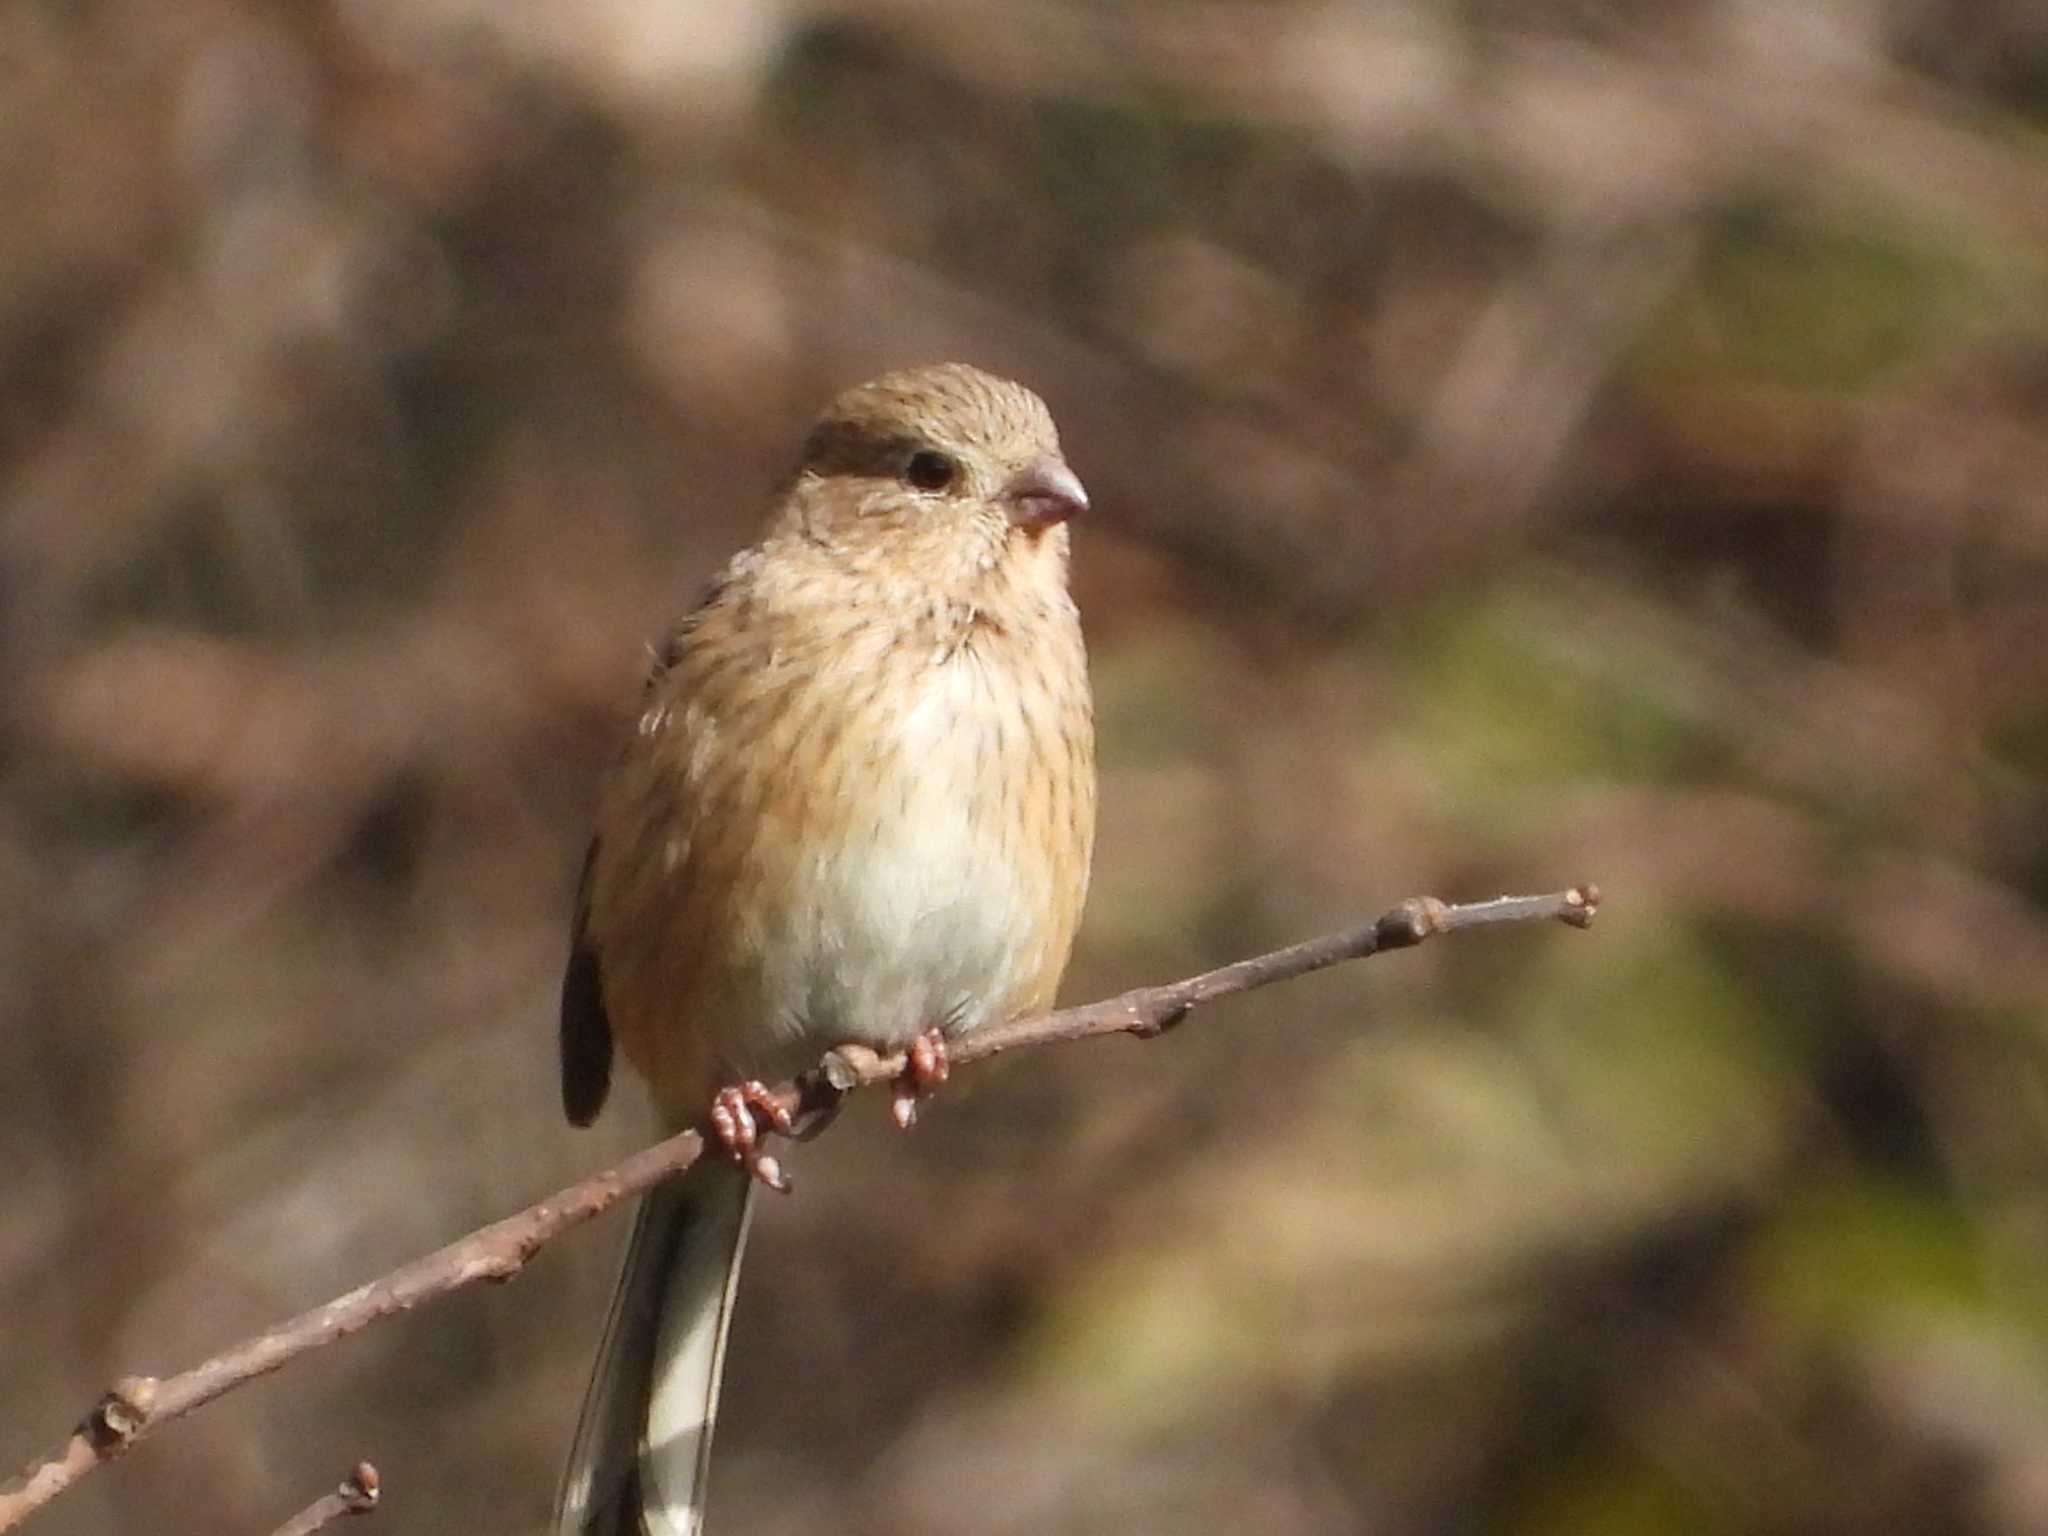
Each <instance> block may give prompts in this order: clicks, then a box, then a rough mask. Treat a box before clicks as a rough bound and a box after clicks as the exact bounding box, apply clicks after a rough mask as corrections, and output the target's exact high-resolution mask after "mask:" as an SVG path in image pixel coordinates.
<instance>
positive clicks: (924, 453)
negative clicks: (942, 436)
mask: <svg viewBox="0 0 2048 1536" xmlns="http://www.w3.org/2000/svg"><path fill="white" fill-rule="evenodd" d="M956 473H957V470H956V467H955V466H954V463H953V461H952V460H951V459H949V458H947V457H946V455H944V454H943V453H940V452H939V451H938V450H937V449H936V448H920V449H918V450H917V452H915V453H913V454H912V455H911V456H910V459H909V461H908V462H907V463H905V464H904V466H903V478H904V479H905V480H907V481H909V482H910V484H912V485H914V486H915V487H917V489H919V490H920V491H943V490H944V489H945V488H946V487H947V486H949V485H951V484H952V483H953V476H954V475H955V474H956Z"/></svg>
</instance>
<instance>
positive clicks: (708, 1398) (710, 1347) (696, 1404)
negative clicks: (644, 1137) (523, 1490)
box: [555, 1159, 753, 1536]
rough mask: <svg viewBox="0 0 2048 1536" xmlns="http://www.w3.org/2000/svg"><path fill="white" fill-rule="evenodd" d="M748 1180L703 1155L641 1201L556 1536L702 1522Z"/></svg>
mask: <svg viewBox="0 0 2048 1536" xmlns="http://www.w3.org/2000/svg"><path fill="white" fill-rule="evenodd" d="M752 1197H753V1180H752V1179H751V1178H749V1177H748V1176H747V1174H746V1173H745V1172H744V1171H743V1170H741V1169H739V1168H737V1167H734V1166H733V1165H731V1164H729V1163H725V1162H718V1161H712V1160H709V1159H707V1160H705V1161H703V1162H700V1163H698V1164H697V1165H696V1166H695V1167H693V1168H691V1169H690V1171H689V1172H688V1173H686V1174H684V1175H683V1176H682V1177H681V1178H680V1179H673V1180H671V1181H670V1182H668V1183H667V1184H664V1185H662V1186H660V1187H659V1188H658V1189H655V1190H652V1191H650V1192H649V1193H648V1195H647V1196H646V1197H645V1199H644V1200H643V1201H642V1202H641V1206H640V1214H639V1218H638V1219H637V1221H636V1222H635V1223H634V1226H633V1239H632V1242H631V1243H630V1244H629V1245H628V1246H627V1249H626V1263H625V1268H624V1271H623V1272H622V1273H621V1275H620V1277H619V1286H618V1290H617V1291H616V1293H615V1294H614V1295H613V1297H612V1310H611V1315H610V1317H609V1318H608V1319H607V1320H606V1322H605V1328H604V1339H603V1342H602V1343H601V1344H600V1345H599V1346H598V1355H597V1366H596V1369H595V1370H594V1371H593V1372H592V1374H591V1378H590V1388H589V1391H588V1392H587V1393H586V1394H585V1396H584V1399H583V1415H582V1418H581V1419H580V1420H579V1421H578V1422H577V1425H576V1439H575V1442H574V1444H573V1445H572V1447H571V1448H570V1452H569V1463H568V1466H567V1468H566V1469H565V1470H564V1472H563V1474H562V1491H561V1495H560V1498H559V1499H558V1501H557V1506H556V1527H555V1528H556V1531H557V1532H558V1536H642V1532H643V1531H644V1532H647V1533H650V1536H695V1533H696V1532H698V1531H700V1530H701V1529H702V1527H703V1519H704V1499H705V1492H706V1483H707V1480H708V1478H709V1475H710V1468H711V1433H712V1429H713V1427H714V1425H715V1423H716V1420H717V1411H718V1383H719V1375H720V1371H721V1368H722V1365H723V1362H724V1357H725V1336H726V1330H727V1328H728V1327H729V1325H730V1323H731V1319H732V1301H733V1292H734V1290H735V1289H736V1287H737V1285H738V1283H739V1272H740V1256H741V1254H742V1252H743V1251H744V1249H745V1247H746V1233H747V1217H748V1214H749V1211H750V1210H751V1208H752Z"/></svg>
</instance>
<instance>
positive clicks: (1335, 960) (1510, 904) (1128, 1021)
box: [0, 885, 1600, 1532]
mask: <svg viewBox="0 0 2048 1536" xmlns="http://www.w3.org/2000/svg"><path fill="white" fill-rule="evenodd" d="M1599 904H1600V893H1599V890H1598V889H1597V888H1596V887H1594V886H1591V885H1585V886H1580V887H1576V888H1574V889H1572V890H1568V891H1560V892H1556V893H1553V894H1551V895H1547V896H1503V897H1500V898H1499V899H1498V900H1495V901H1482V902H1474V903H1471V904H1468V905H1453V904H1450V903H1447V902H1442V901H1438V900H1437V899H1436V898H1434V897H1431V896H1420V897H1415V898H1412V899H1411V900H1408V901H1404V902H1402V903H1401V904H1400V905H1399V906H1398V907H1395V908H1394V909H1393V910H1392V911H1390V912H1388V913H1386V914H1385V915H1384V916H1382V917H1380V918H1377V919H1375V920H1374V921H1372V922H1369V923H1363V924H1360V925H1359V926H1358V927H1356V928H1350V929H1346V930H1344V931H1343V932H1340V933H1331V934H1325V935H1324V936H1323V937H1321V938H1316V939H1309V940H1306V941H1305V942H1303V943H1300V944H1293V945H1290V946H1288V947H1287V948H1285V949H1277V950H1274V951H1272V952H1271V953H1270V954H1264V955H1258V956H1255V957H1253V958H1252V959H1249V960H1239V961H1237V962H1235V963H1234V964H1231V965H1226V966H1222V967H1220V968H1218V969H1216V970H1213V971H1205V972H1203V973H1202V974H1201V975H1199V976H1190V977H1188V978H1187V979H1186V980H1184V981H1175V982H1168V983H1166V984H1165V985H1163V986H1156V987H1139V988H1137V989H1136V990H1134V991H1130V992H1125V993H1123V994H1121V995H1120V996H1117V997H1112V998H1107V999H1105V1000H1103V1001H1101V1002H1097V1003H1083V1004H1081V1005H1080V1006H1078V1007H1074V1008H1062V1009H1059V1010H1057V1011H1055V1012H1052V1013H1042V1014H1035V1015H1033V1016H1031V1017H1029V1018H1022V1019H1012V1020H1010V1021H1009V1022H1007V1023H1004V1024H997V1025H991V1026H989V1027H987V1028H984V1029H980V1030H976V1031H974V1032H973V1033H971V1034H969V1035H966V1036H965V1037H963V1038H962V1039H960V1040H959V1041H957V1042H956V1043H954V1045H953V1047H952V1049H951V1051H950V1053H949V1054H950V1057H951V1061H952V1064H953V1065H955V1066H966V1065H969V1064H971V1063H973V1062H977V1061H981V1060H983V1059H985V1058H987V1057H990V1056H996V1055H1000V1054H1001V1053H1002V1052H1004V1051H1013V1050H1019V1049H1022V1048H1023V1047H1026V1046H1034V1045H1054V1044H1058V1043H1061V1042H1063V1041H1069V1040H1085V1039H1089V1038H1091V1037H1094V1036H1098V1035H1117V1034H1125V1035H1137V1036H1139V1037H1140V1038H1147V1039H1149V1038H1150V1037H1152V1036H1154V1035H1158V1034H1161V1033H1163V1032H1164V1031H1166V1030H1168V1029H1170V1028H1172V1027H1173V1026H1174V1025H1176V1024H1178V1023H1180V1022H1181V1021H1182V1020H1183V1019H1185V1018H1186V1017H1187V1016H1188V1014H1189V1013H1190V1012H1191V1011H1193V1010H1194V1009H1195V1008H1196V1007H1198V1006H1200V1005H1201V1004H1203V1003H1209V1002H1214V1001H1215V1000H1216V999H1218V998H1222V997H1228V996H1230V995H1232V994H1233V993H1238V992H1249V991H1251V990H1253V989H1254V988H1257V987H1266V986H1271V985H1272V984H1273V983H1275V982H1279V981H1290V980H1292V979H1293V978H1295V977H1297V976H1304V975H1306V974H1308V973H1309V972H1310V971H1319V970H1322V969H1324V968H1325V967H1327V966H1332V965H1336V964H1339V963H1340V962H1342V961H1345V960H1361V959H1364V958H1366V957H1367V956H1370V955H1376V954H1379V953H1380V952H1381V951H1383V950H1389V949H1407V948H1410V947H1411V946H1413V945H1416V944H1420V943H1421V942H1422V941H1423V940H1425V939H1427V938H1430V937H1432V936H1433V935H1436V934H1439V933H1454V932H1457V931H1458V930H1460V929H1464V928H1478V927H1484V926H1490V925H1494V924H1500V923H1530V922H1564V923H1568V924H1570V925H1572V926H1573V927H1577V928H1584V927H1586V926H1587V925H1588V924H1590V923H1591V922H1592V920H1593V914H1594V912H1595V911H1596V910H1597V909H1598V907H1599ZM903 1069H904V1058H903V1057H902V1056H901V1055H900V1054H899V1055H894V1056H884V1055H880V1054H878V1053H876V1052H874V1051H870V1050H864V1049H862V1048H859V1047H855V1046H842V1047H840V1048H839V1049H838V1050H835V1051H832V1052H829V1053H827V1055H826V1057H825V1059H824V1060H823V1061H822V1062H821V1063H820V1064H819V1066H818V1067H817V1068H816V1069H815V1070H813V1071H810V1072H806V1073H804V1074H803V1075H802V1076H800V1077H798V1078H796V1079H794V1080H793V1081H791V1082H787V1083H783V1084H781V1085H779V1086H778V1087H776V1088H775V1089H774V1090H773V1096H774V1098H775V1099H776V1101H777V1102H778V1103H780V1104H781V1105H782V1106H783V1107H784V1108H786V1109H787V1110H789V1111H790V1113H791V1114H792V1116H794V1117H796V1118H797V1119H799V1120H800V1121H812V1120H814V1118H815V1117H816V1116H818V1115H819V1114H821V1113H822V1112H823V1111H826V1110H829V1109H832V1108H834V1107H836V1105H837V1104H838V1102H839V1101H840V1100H841V1099H843V1098H844V1097H845V1096H846V1095H847V1094H848V1093H851V1092H854V1091H856V1090H858V1089H861V1088H865V1087H868V1086H870V1085H872V1084H876V1083H882V1082H888V1081H891V1080H893V1079H895V1078H896V1077H898V1076H900V1075H901V1074H902V1072H903ZM703 1150H704V1138H703V1135H702V1134H701V1133H700V1132H699V1131H696V1130H689V1131H684V1132H682V1133H681V1134H680V1135H676V1136H671V1137H670V1138H669V1139H668V1140H666V1141H663V1142H659V1143H657V1144H656V1145H654V1146H652V1147H648V1148H646V1149H645V1150H643V1151H640V1152H636V1153H634V1154H633V1155H632V1156H631V1157H629V1158H626V1159H625V1160H624V1161H623V1162H621V1163H620V1164H619V1165H618V1166H617V1167H615V1168H608V1169H605V1170H604V1171H602V1172H600V1173H594V1174H592V1175H590V1176H589V1177H588V1178H585V1179H582V1180H579V1181H578V1182H577V1183H574V1184H571V1185H570V1186H568V1187H567V1188H566V1189H563V1190H561V1191H559V1192H558V1193H556V1194H554V1195H551V1196H549V1197H548V1198H547V1199H545V1200H542V1201H540V1202H539V1203H538V1204H535V1205H531V1206H528V1207H527V1208H526V1209H525V1210H523V1211H520V1212H518V1213H517V1214H516V1215H512V1216H507V1217H505V1218H504V1219H502V1220H500V1221H494V1222H492V1223H491V1224H490V1225H489V1226H486V1227H482V1228H479V1229H478V1230H477V1231H475V1232H472V1233H470V1234H469V1235H468V1236H467V1237H463V1238H459V1239H457V1240H456V1241H455V1242H452V1243H450V1244H448V1245H447V1246H446V1247H444V1248H440V1249H437V1250H436V1251H434V1252H433V1253H430V1254H428V1255H426V1256H425V1257H424V1258H419V1259H414V1260H413V1261H412V1262H411V1263H409V1264H404V1265H401V1266H400V1267H398V1268H397V1269H394V1270H392V1271H391V1272H390V1273H388V1274H385V1275H382V1276H379V1277H378V1278H377V1279H375V1280H372V1281H370V1282H368V1283H367V1284H365V1285H360V1286H357V1287H356V1288H355V1289H354V1290H352V1291H350V1292H348V1293H347V1294H346V1295H343V1296H337V1297H336V1298H335V1299H334V1300H332V1301H330V1302H327V1303H325V1304H323V1305H321V1306H318V1307H314V1308H312V1309H311V1310H310V1311H306V1312H302V1313H300V1314H299V1315H298V1316H297V1317H294V1318H289V1319H287V1320H286V1321H284V1322H281V1323H279V1324H277V1325H276V1326H274V1327H272V1328H269V1329H266V1330H265V1331H264V1332H262V1333H259V1334H256V1335H255V1336H254V1337H252V1338H248V1339H244V1340H243V1341H242V1342H240V1343H238V1344H234V1345H231V1346H230V1347H229V1348H227V1349H225V1350H223V1351H222V1352H221V1353H219V1354H217V1355H215V1356H214V1357H213V1358H212V1359H210V1360H207V1361H205V1362H203V1363H202V1364H200V1365H196V1366H194V1367H193V1368H192V1369H190V1370H188V1371H182V1372H180V1373H178V1374H177V1375H175V1376H167V1377H164V1378H163V1379H162V1380H157V1379H155V1378H153V1377H146V1376H145V1377H128V1378H125V1379H123V1380H122V1381H120V1382H118V1383H116V1384H115V1386H114V1387H113V1389H112V1390H111V1391H109V1392H108V1393H107V1395H106V1396H104V1397H103V1398H101V1399H100V1401H99V1402H98V1403H97V1404H96V1405H94V1407H93V1409H92V1411H91V1412H90V1413H88V1414H87V1415H86V1417H85V1419H84V1421H83V1422H82V1423H80V1425H79V1426H78V1428H77V1429H75V1430H74V1431H73V1432H72V1433H71V1435H70V1437H69V1438H68V1439H66V1440H65V1441H64V1442H63V1443H62V1444H61V1445H59V1446H57V1447H56V1448H55V1449H53V1450H52V1451H50V1452H49V1453H48V1454H47V1455H46V1456H44V1457H42V1458H41V1459H39V1460H37V1461H36V1462H34V1463H32V1464H31V1465H30V1466H29V1467H28V1468H27V1469H26V1470H25V1471H24V1472H23V1473H22V1474H21V1475H20V1476H19V1477H17V1478H15V1479H13V1480H12V1481H10V1482H8V1483H7V1484H5V1485H4V1486H0V1532H6V1531H11V1530H13V1529H14V1528H15V1527H16V1526H18V1525H20V1524H21V1522H22V1521H23V1520H25V1519H27V1518H28V1517H29V1516H30V1515H31V1514H33V1513H34V1512H35V1511H36V1510H38V1509H40V1508H42V1507H43V1505H45V1504H47V1503H49V1502H50V1501H51V1500H52V1499H54V1498H56V1497H57V1496H58V1495H59V1494H60V1493H62V1492H64V1491H65V1490H66V1489H67V1488H69V1487H71V1486H72V1485H73V1484H74V1483H76V1482H77V1481H78V1479H79V1478H81V1477H83V1476H85V1474H86V1473H88V1472H90V1471H91V1470H92V1469H93V1468H94V1467H96V1466H98V1465H100V1464H101V1463H103V1462H106V1461H110V1460H112V1459H113V1458H114V1457H115V1456H117V1455H119V1454H120V1453H121V1452H122V1451H125V1450H126V1449H127V1448H128V1447H129V1446H130V1445H132V1444H134V1442H135V1441H137V1440H138V1439H140V1438H141V1437H142V1436H143V1435H144V1434H146V1433H148V1432H149V1431H150V1430H153V1429H155V1428H157V1427H158V1426H160V1425H163V1424H166V1423H168V1422H170V1421H171V1420H172V1419H176V1418H180V1417H182V1416H183V1415H185V1414H188V1413H190V1412H192V1411H193V1410H194V1409H196V1408H199V1407H202V1406H204V1405H205V1404H207V1403H210V1402H212V1401H213V1399H215V1398H216V1397H219V1396H220V1395H221V1394H222V1393H224V1392H228V1391H231V1390H233V1389H234V1388H236V1387H239V1386H241V1385H243V1384H244V1383H246V1382H249V1381H253V1380H255V1379H256V1378H257V1377H259V1376H264V1375H268V1374H269V1373H270V1372H272V1371H274V1370H277V1369H279V1368H280V1367H281V1366H284V1365H286V1364H287V1363H289V1362H290V1361H292V1360H294V1359H296V1358H297V1357H298V1356H300V1355H303V1354H305V1353H307V1352H308V1351H310V1350H314V1349H319V1348H321V1347H323V1346H324V1345H328V1344H331V1343H333V1342H334V1341H335V1340H336V1339H342V1338H346V1337H348V1336H349V1335H350V1334H353V1333H360V1332H361V1331H362V1330H363V1329H365V1328H367V1327H369V1326H370V1325H371V1324H372V1323H374V1322H377V1321H378V1320H379V1319H381V1318H386V1317H390V1316H391V1315H392V1314H394V1313H398V1312H407V1311H410V1310H411V1309H412V1308H414V1307H417V1306H420V1305H421V1304H423V1303H425V1302H429V1301H435V1300H438V1299H440V1298H441V1297H443V1296H447V1295H449V1294H451V1293H453V1292H455V1291H458V1290H462V1289H463V1288H465V1287H467V1286H471V1285H474V1284H476V1283H477V1282H478V1281H479V1280H495V1281H502V1280H509V1279H511V1278H512V1277H513V1276H514V1275H517V1274H518V1273H519V1271H520V1270H521V1269H523V1268H525V1266H526V1262H527V1260H528V1259H530V1258H531V1257H532V1256H533V1254H534V1253H535V1251H536V1250H538V1249H539V1248H540V1247H541V1246H542V1245H543V1244H544V1243H547V1242H549V1241H551V1240H553V1239H554V1238H556V1237H559V1236H560V1235H561V1234H562V1233H564V1232H567V1231H569V1230H570V1229H571V1228H573V1227H580V1226H582V1225H583V1224H584V1223H585V1222H587V1221H590V1220H591V1219H593V1218H594V1217H597V1216H601V1215H603V1214H604V1213H605V1212H606V1211H608V1210H610V1209H611V1208H612V1207H613V1206H615V1205H618V1204H619V1203H620V1202H621V1201H624V1200H626V1199H628V1198H630V1197H631V1196H634V1195H637V1194H640V1193H641V1192H642V1191H644V1190H646V1189H649V1188H651V1187H652V1186H654V1185H656V1184H659V1183H660V1182H661V1181H662V1180H664V1179H667V1178H669V1177H671V1176H672V1175H674V1174H677V1173H680V1172H681V1171H682V1170H683V1169H685V1168H687V1167H689V1166H690V1165H691V1164H692V1163H694V1162H695V1161H696V1160H697V1159H698V1157H699V1156H701V1155H702V1153H703ZM287 1529H293V1527H287ZM306 1529H311V1527H306Z"/></svg>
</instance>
